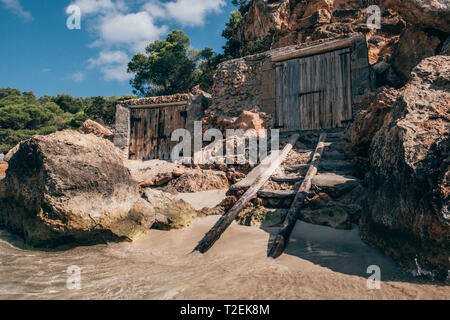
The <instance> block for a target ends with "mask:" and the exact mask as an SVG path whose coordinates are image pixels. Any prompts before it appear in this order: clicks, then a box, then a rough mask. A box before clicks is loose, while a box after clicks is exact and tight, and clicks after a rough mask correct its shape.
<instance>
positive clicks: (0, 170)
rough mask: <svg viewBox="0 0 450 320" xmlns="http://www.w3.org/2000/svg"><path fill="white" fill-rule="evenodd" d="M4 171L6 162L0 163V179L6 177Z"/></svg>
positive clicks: (6, 167)
mask: <svg viewBox="0 0 450 320" xmlns="http://www.w3.org/2000/svg"><path fill="white" fill-rule="evenodd" d="M6 169H8V162H6V161H0V179H1V178H3V177H4V176H5V175H6Z"/></svg>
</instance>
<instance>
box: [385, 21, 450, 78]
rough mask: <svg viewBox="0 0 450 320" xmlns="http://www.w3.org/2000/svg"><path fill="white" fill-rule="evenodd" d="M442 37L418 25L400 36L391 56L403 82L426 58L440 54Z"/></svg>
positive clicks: (393, 66)
mask: <svg viewBox="0 0 450 320" xmlns="http://www.w3.org/2000/svg"><path fill="white" fill-rule="evenodd" d="M440 44H441V39H440V38H439V37H437V36H436V35H434V34H433V33H429V32H426V31H424V30H421V29H419V28H416V27H410V28H408V29H406V30H405V31H404V32H403V34H402V35H401V37H400V40H399V42H398V44H397V46H396V48H395V51H394V54H393V55H392V57H391V61H390V63H391V65H392V68H393V69H394V70H395V72H396V73H397V74H398V75H399V77H400V80H401V81H402V82H403V83H406V81H407V80H408V78H409V75H410V74H411V71H412V69H413V68H414V67H415V66H417V65H418V64H419V62H420V61H422V60H423V59H425V58H428V57H431V56H434V55H436V54H438V52H437V51H438V47H439V46H440Z"/></svg>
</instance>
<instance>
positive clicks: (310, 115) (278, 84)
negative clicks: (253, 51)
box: [275, 48, 352, 131]
mask: <svg viewBox="0 0 450 320" xmlns="http://www.w3.org/2000/svg"><path fill="white" fill-rule="evenodd" d="M350 63H351V55H350V49H349V48H347V49H341V50H336V51H332V52H327V53H324V54H320V55H315V56H309V57H302V58H298V59H292V60H288V61H284V62H281V63H280V64H279V65H278V66H277V68H276V75H275V95H276V121H277V124H278V127H280V128H281V130H282V131H298V130H316V129H327V128H337V127H342V126H343V124H344V122H345V121H348V120H351V119H352V98H351V66H350Z"/></svg>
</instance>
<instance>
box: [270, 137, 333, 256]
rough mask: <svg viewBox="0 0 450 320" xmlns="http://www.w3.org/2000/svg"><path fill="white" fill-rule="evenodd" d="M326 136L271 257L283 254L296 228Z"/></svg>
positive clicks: (277, 237)
mask: <svg viewBox="0 0 450 320" xmlns="http://www.w3.org/2000/svg"><path fill="white" fill-rule="evenodd" d="M326 137H327V135H326V133H322V134H321V135H320V138H319V143H318V144H317V148H316V151H315V152H314V157H313V159H312V161H311V164H310V166H309V169H308V173H307V174H306V176H305V180H303V183H302V184H301V186H300V188H299V190H298V193H297V195H296V196H295V199H294V202H293V203H292V206H291V208H290V209H289V212H288V214H287V216H286V219H285V220H284V223H283V226H282V227H281V229H280V231H279V232H278V235H277V236H276V238H275V241H274V242H273V244H272V247H271V248H270V250H269V253H268V256H269V257H271V258H274V259H276V258H278V257H279V256H281V255H282V254H283V252H284V249H285V248H286V245H287V243H288V241H289V237H290V236H291V233H292V230H293V229H294V227H295V224H296V222H297V220H298V218H299V214H300V209H301V207H302V206H303V202H304V201H305V198H306V196H307V195H308V193H309V192H310V190H311V185H312V183H311V181H312V178H314V176H315V175H316V174H317V171H318V167H319V162H320V158H321V157H322V154H323V150H324V149H325V139H326Z"/></svg>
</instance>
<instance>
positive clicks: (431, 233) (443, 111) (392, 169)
mask: <svg viewBox="0 0 450 320" xmlns="http://www.w3.org/2000/svg"><path fill="white" fill-rule="evenodd" d="M389 101H390V103H391V106H390V107H389V106H386V107H385V109H386V110H389V109H390V110H389V111H388V112H387V113H386V114H385V115H384V121H383V123H382V126H381V127H380V128H379V130H378V131H377V132H376V134H375V135H374V136H373V138H372V141H371V144H370V148H369V160H370V174H369V176H368V177H367V178H366V183H367V189H368V190H367V191H368V192H367V195H368V198H367V201H365V208H364V210H363V211H362V212H363V214H362V218H361V223H360V227H361V233H362V236H363V238H364V239H365V240H366V241H367V242H369V243H370V244H372V245H374V246H376V247H378V248H380V249H381V250H383V251H384V252H386V253H387V254H389V255H391V256H393V257H394V258H395V259H396V260H397V261H399V262H400V263H401V264H402V265H403V266H405V267H408V268H416V262H417V264H418V265H419V266H420V267H421V268H422V269H425V270H430V271H435V273H436V274H438V275H441V276H444V277H446V276H447V275H448V270H450V261H449V259H448V257H449V256H450V211H449V210H450V209H449V208H450V206H449V204H450V199H449V192H448V191H449V179H448V177H449V170H450V167H449V163H450V159H449V152H450V57H448V56H434V57H430V58H427V59H425V60H423V61H422V62H421V63H420V64H419V65H418V66H417V67H416V68H415V69H414V70H413V72H412V75H411V77H410V80H409V82H408V83H407V84H406V86H405V87H404V88H402V89H401V90H399V91H398V95H397V99H388V100H386V102H389ZM383 112H385V111H383ZM371 119H372V120H373V121H374V124H373V126H374V127H378V126H379V124H380V118H379V117H376V116H373V117H371ZM366 120H367V119H366ZM355 125H360V124H359V123H358V121H357V122H356V123H355ZM369 126H370V124H369V123H367V124H364V125H363V126H361V128H369ZM365 132H367V131H362V132H361V135H360V137H361V139H362V140H363V141H362V142H361V143H359V145H367V143H368V141H367V138H366V137H365V135H366V133H365ZM370 135H372V132H370ZM356 145H358V143H357V144H356Z"/></svg>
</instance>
